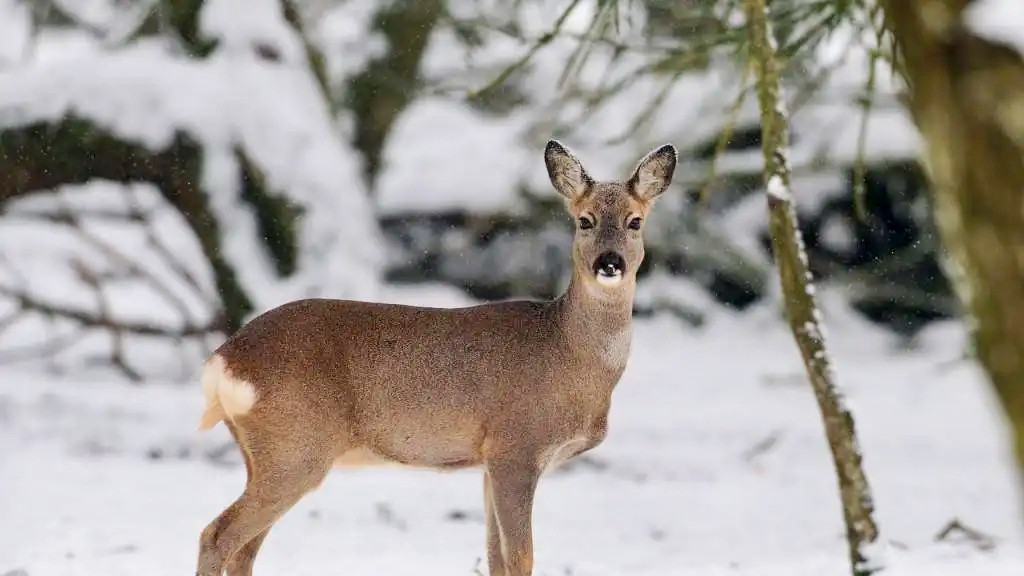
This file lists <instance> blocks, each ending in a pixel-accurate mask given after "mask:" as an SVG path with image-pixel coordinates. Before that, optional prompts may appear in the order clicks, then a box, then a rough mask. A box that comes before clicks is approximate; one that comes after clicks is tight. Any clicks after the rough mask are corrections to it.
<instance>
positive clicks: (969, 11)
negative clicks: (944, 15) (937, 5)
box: [963, 0, 1024, 52]
mask: <svg viewBox="0 0 1024 576" xmlns="http://www.w3.org/2000/svg"><path fill="white" fill-rule="evenodd" d="M963 19H964V23H965V24H966V25H967V28H969V29H970V30H972V31H973V32H974V33H976V34H978V35H979V36H981V37H982V38H987V39H989V40H992V41H995V42H1000V43H1004V44H1008V45H1010V46H1013V47H1015V48H1017V50H1019V51H1021V52H1024V12H1022V11H1021V9H1020V2H1018V1H1017V0H978V1H977V2H972V3H970V4H969V5H968V6H967V8H966V9H965V10H964V15H963Z"/></svg>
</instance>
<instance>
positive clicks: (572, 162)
mask: <svg viewBox="0 0 1024 576" xmlns="http://www.w3.org/2000/svg"><path fill="white" fill-rule="evenodd" d="M544 165H545V166H547V168H548V177H549V178H551V184H552V185H553V186H554V187H555V190H558V193H559V194H561V195H562V196H565V197H566V198H568V199H569V200H575V199H577V198H579V197H580V196H583V195H584V194H586V193H587V190H588V189H589V188H590V185H591V184H592V183H593V181H592V180H591V179H590V176H588V175H587V171H586V170H584V169H583V165H582V164H580V161H579V160H577V159H576V157H575V156H573V155H572V152H569V150H568V149H567V148H566V147H565V146H562V144H561V143H560V142H558V141H557V140H548V145H547V146H545V147H544Z"/></svg>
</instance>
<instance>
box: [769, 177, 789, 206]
mask: <svg viewBox="0 0 1024 576" xmlns="http://www.w3.org/2000/svg"><path fill="white" fill-rule="evenodd" d="M766 190H767V192H768V195H769V196H771V197H772V198H774V199H776V200H778V201H780V202H789V201H791V200H792V199H793V195H792V194H790V193H789V186H787V185H786V183H785V182H783V181H782V177H781V176H779V175H778V174H772V176H771V178H769V179H768V185H767V187H766Z"/></svg>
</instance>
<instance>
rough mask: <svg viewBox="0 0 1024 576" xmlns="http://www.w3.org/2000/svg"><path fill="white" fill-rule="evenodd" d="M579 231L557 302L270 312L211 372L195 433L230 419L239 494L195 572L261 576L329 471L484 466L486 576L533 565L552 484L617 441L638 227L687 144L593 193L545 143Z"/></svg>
mask: <svg viewBox="0 0 1024 576" xmlns="http://www.w3.org/2000/svg"><path fill="white" fill-rule="evenodd" d="M544 161H545V165H546V166H547V171H548V174H549V176H550V178H551V183H552V184H553V185H554V187H555V189H556V190H557V191H558V192H560V193H561V194H562V195H564V196H565V197H566V206H567V208H568V211H569V212H570V213H571V214H572V216H573V217H574V218H575V220H576V232H575V237H574V240H573V245H572V280H571V281H570V283H569V286H568V288H567V290H566V292H565V293H564V294H563V295H562V296H561V297H559V298H558V299H556V300H553V301H546V302H536V301H510V302H500V303H491V304H483V305H479V306H472V307H466V308H450V309H449V308H424V307H415V306H403V305H395V304H383V303H368V302H356V301H346V300H332V299H305V300H298V301H294V302H290V303H288V304H284V305H282V306H280V307H278V308H275V309H273V310H270V311H268V312H265V313H263V314H262V315H260V316H258V317H256V318H255V319H253V320H252V321H251V322H249V323H248V324H247V325H246V326H244V327H243V328H242V329H240V330H239V331H238V332H237V333H235V334H234V335H232V336H231V337H230V338H229V339H228V340H227V341H226V342H225V343H224V344H223V345H221V346H220V347H219V348H218V349H217V351H216V352H215V353H214V354H213V355H212V356H211V357H210V358H209V360H207V361H206V364H205V366H204V369H203V375H202V386H203V392H204V393H205V395H206V403H207V404H206V411H205V413H204V414H203V417H202V422H201V424H200V428H201V429H205V428H210V427H212V426H214V425H216V424H217V423H218V422H220V421H222V420H223V421H224V422H225V424H226V425H227V427H228V429H229V430H230V432H231V434H232V436H233V437H234V439H235V441H236V442H237V443H238V445H239V447H240V449H241V452H242V455H243V457H244V459H245V466H246V471H247V473H248V481H247V483H246V486H245V490H244V491H243V493H242V495H241V496H240V497H239V498H238V500H236V501H235V502H234V503H233V504H231V506H229V507H228V508H227V509H226V510H225V511H224V512H223V513H222V514H221V515H220V516H218V517H217V518H216V519H215V520H214V521H213V522H212V523H210V525H209V526H207V527H206V529H205V530H203V533H202V536H201V538H200V546H199V548H200V549H199V558H198V567H197V572H196V574H197V575H198V576H220V575H221V574H222V571H223V570H227V572H228V575H229V576H249V575H250V574H251V573H252V565H253V560H254V558H255V556H256V553H257V551H258V550H259V548H260V545H261V544H262V543H263V539H264V538H265V537H266V535H267V531H268V530H270V528H271V526H272V525H273V524H274V522H276V521H277V520H278V519H279V518H280V517H281V515H282V514H284V513H285V512H286V511H287V510H289V509H290V508H291V507H292V506H294V505H295V503H296V502H298V501H299V499H300V498H302V496H303V495H305V494H307V493H308V492H310V491H311V490H314V489H315V488H316V487H317V486H319V485H320V483H321V482H322V481H323V479H324V477H325V476H326V475H327V473H328V471H329V470H330V469H331V468H332V467H334V466H372V465H384V464H397V465H406V466H416V467H427V468H434V469H453V468H463V467H482V469H483V477H484V486H483V493H484V514H485V516H486V538H487V562H488V565H489V567H490V573H491V574H492V576H498V575H502V576H529V575H530V574H531V572H532V570H533V535H532V529H531V516H532V510H533V497H534V490H535V488H536V487H537V482H538V479H539V478H540V476H541V475H542V474H543V473H545V472H547V471H549V470H551V469H552V468H554V467H555V466H557V465H558V464H560V463H562V462H564V461H565V460H567V459H569V458H572V457H573V456H576V455H578V454H580V453H582V452H584V451H586V450H589V449H591V448H593V447H595V446H597V445H598V444H599V443H600V442H601V441H602V440H603V439H604V436H605V432H606V428H607V417H608V410H609V407H610V404H611V395H612V390H613V389H614V388H615V385H616V384H617V383H618V381H619V378H620V376H621V375H622V372H623V370H624V369H625V368H626V361H627V359H628V357H629V347H630V339H631V335H632V329H631V319H632V307H633V295H634V292H635V289H636V272H637V269H638V268H639V266H640V262H641V261H642V260H643V257H644V245H643V237H642V229H643V221H644V218H645V217H646V216H647V214H648V211H649V210H650V209H651V204H652V202H653V200H654V198H655V197H657V196H658V195H659V194H661V193H662V192H664V191H665V189H666V188H667V187H668V185H669V183H670V182H671V180H672V175H673V173H674V171H675V167H676V150H675V148H673V147H672V146H671V145H665V146H662V147H660V148H658V149H656V150H654V151H652V152H651V153H649V154H648V155H647V156H646V157H644V159H643V160H641V162H640V163H639V165H638V166H637V167H636V170H635V172H634V173H633V174H632V176H631V177H630V178H629V179H628V180H627V181H625V182H621V181H615V182H597V181H594V180H593V179H591V178H590V176H589V175H588V174H587V172H586V171H585V170H584V169H583V166H582V165H581V164H580V162H579V161H578V160H577V159H576V158H575V157H574V156H573V155H572V154H571V153H570V152H569V151H568V150H567V149H566V148H565V147H563V146H562V145H561V144H559V143H558V142H556V141H553V140H552V141H549V142H548V143H547V146H546V147H545V150H544Z"/></svg>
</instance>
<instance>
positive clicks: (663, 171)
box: [627, 144, 676, 201]
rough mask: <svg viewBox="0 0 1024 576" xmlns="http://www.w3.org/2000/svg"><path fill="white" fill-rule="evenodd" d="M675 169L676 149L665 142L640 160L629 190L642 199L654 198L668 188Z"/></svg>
mask: <svg viewBox="0 0 1024 576" xmlns="http://www.w3.org/2000/svg"><path fill="white" fill-rule="evenodd" d="M675 171H676V149H675V147H674V146H672V145H671V144H665V145H664V146H662V147H660V148H658V149H656V150H653V151H651V153H650V154H648V155H647V156H644V159H643V160H641V161H640V164H638V165H637V167H636V171H635V172H633V176H631V177H630V179H629V181H628V182H627V184H628V185H629V191H630V192H631V193H632V194H633V195H634V196H636V197H637V198H639V199H641V200H645V201H647V200H653V199H654V198H657V197H658V196H660V195H661V193H662V192H664V191H665V189H666V188H668V185H669V184H670V183H671V182H672V175H673V174H675Z"/></svg>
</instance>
